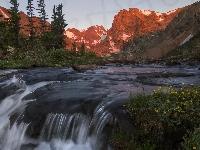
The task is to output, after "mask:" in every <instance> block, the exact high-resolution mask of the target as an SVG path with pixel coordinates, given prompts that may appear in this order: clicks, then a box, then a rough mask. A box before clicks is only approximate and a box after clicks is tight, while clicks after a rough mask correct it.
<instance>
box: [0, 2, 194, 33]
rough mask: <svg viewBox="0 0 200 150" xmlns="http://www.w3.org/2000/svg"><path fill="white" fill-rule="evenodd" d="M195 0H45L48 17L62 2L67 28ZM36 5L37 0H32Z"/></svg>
mask: <svg viewBox="0 0 200 150" xmlns="http://www.w3.org/2000/svg"><path fill="white" fill-rule="evenodd" d="M9 1H10V0H1V2H0V6H3V7H6V8H9V7H10V3H9ZM196 1H197V0H45V4H46V11H47V13H48V17H49V18H51V15H52V8H53V5H58V4H60V3H62V4H63V5H64V7H63V14H65V19H66V23H68V26H67V28H77V29H85V28H88V27H89V26H91V25H103V26H104V27H105V29H109V28H110V27H111V26H112V22H113V18H114V15H116V14H117V13H118V12H119V10H121V9H127V10H128V9H129V8H139V9H143V10H144V9H145V10H153V11H157V12H168V11H170V10H174V9H176V8H180V7H184V6H187V5H190V4H192V3H194V2H196ZM18 3H19V9H20V10H22V11H24V12H25V13H26V6H27V0H18ZM34 4H35V5H34V6H35V8H36V7H37V0H34Z"/></svg>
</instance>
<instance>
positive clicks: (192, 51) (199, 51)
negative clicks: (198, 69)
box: [163, 32, 200, 60]
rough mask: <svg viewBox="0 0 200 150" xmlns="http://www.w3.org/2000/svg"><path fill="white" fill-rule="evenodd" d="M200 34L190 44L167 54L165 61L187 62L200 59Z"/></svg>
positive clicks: (185, 44)
mask: <svg viewBox="0 0 200 150" xmlns="http://www.w3.org/2000/svg"><path fill="white" fill-rule="evenodd" d="M199 46H200V32H199V33H197V34H196V35H195V36H194V37H192V38H191V39H190V40H189V41H188V42H186V43H184V44H183V45H181V46H178V47H176V48H175V49H173V50H171V51H170V52H169V53H168V54H166V55H165V56H164V57H163V58H164V59H176V60H187V59H191V58H199V57H200V47H199Z"/></svg>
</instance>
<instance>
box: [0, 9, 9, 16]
mask: <svg viewBox="0 0 200 150" xmlns="http://www.w3.org/2000/svg"><path fill="white" fill-rule="evenodd" d="M0 11H1V13H2V14H3V16H4V18H9V16H8V15H6V14H5V13H4V12H3V10H2V9H1V8H0Z"/></svg>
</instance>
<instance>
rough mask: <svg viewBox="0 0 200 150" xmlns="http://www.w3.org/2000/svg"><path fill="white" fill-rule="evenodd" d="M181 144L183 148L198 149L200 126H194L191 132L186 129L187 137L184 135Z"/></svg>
mask: <svg viewBox="0 0 200 150" xmlns="http://www.w3.org/2000/svg"><path fill="white" fill-rule="evenodd" d="M182 146H183V148H184V149H185V150H198V149H200V127H199V128H195V129H194V131H193V132H189V131H188V137H187V136H185V137H184V142H183V143H182Z"/></svg>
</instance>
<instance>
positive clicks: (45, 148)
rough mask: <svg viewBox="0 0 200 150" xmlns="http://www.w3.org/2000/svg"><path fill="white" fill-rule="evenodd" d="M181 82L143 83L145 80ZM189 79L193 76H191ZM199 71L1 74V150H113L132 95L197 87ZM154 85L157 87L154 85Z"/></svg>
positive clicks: (143, 69) (110, 68) (53, 70)
mask: <svg viewBox="0 0 200 150" xmlns="http://www.w3.org/2000/svg"><path fill="white" fill-rule="evenodd" d="M166 72H167V73H170V74H174V73H176V74H177V73H179V74H178V76H170V77H166V75H165V77H162V76H161V77H155V76H153V77H152V76H151V77H150V78H151V79H148V78H144V77H140V78H139V77H138V76H139V75H140V74H141V73H142V74H144V73H145V75H146V74H148V75H149V74H155V73H158V74H163V73H164V74H166ZM188 74H189V75H188ZM198 81H200V80H199V70H198V69H197V68H195V67H193V68H189V67H185V66H184V67H173V68H167V67H166V66H162V65H153V66H150V65H149V66H146V65H142V66H131V65H127V66H123V67H115V66H113V65H108V66H104V67H101V68H99V69H98V70H94V71H90V70H88V71H86V72H75V71H73V70H72V69H71V68H62V69H59V68H33V69H26V70H23V69H19V70H2V71H0V150H73V149H75V150H82V149H84V150H101V149H107V150H109V149H112V147H111V146H110V145H109V144H108V141H109V136H110V135H111V132H112V129H113V128H114V127H115V125H116V123H117V120H118V118H119V115H120V113H121V112H122V109H123V108H122V104H123V102H124V101H126V100H127V99H128V98H129V96H130V93H137V92H145V93H147V92H151V91H152V90H153V89H156V88H157V87H158V86H159V85H160V84H162V85H163V84H164V85H168V84H173V85H181V83H182V82H185V83H186V84H187V83H188V84H189V83H190V82H193V83H194V82H198ZM152 83H154V84H152Z"/></svg>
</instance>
